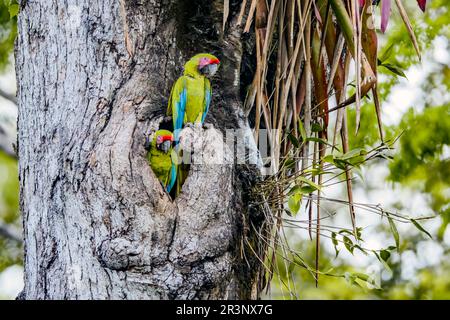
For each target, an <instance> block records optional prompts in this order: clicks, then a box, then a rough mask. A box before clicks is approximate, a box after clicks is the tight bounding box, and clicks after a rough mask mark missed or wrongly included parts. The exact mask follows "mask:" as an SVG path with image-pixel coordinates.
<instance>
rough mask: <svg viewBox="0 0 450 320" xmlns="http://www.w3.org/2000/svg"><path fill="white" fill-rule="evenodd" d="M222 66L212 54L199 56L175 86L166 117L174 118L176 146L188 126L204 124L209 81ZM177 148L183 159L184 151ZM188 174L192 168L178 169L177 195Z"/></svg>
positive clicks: (196, 56) (209, 86)
mask: <svg viewBox="0 0 450 320" xmlns="http://www.w3.org/2000/svg"><path fill="white" fill-rule="evenodd" d="M219 64H220V61H219V59H217V57H215V56H213V55H212V54H208V53H200V54H197V55H195V56H194V57H192V58H191V59H190V60H189V61H188V62H186V64H185V65H184V73H183V75H182V76H181V77H180V78H178V80H177V81H176V82H175V84H174V85H173V87H172V91H171V93H170V98H169V105H168V108H167V115H168V116H172V120H173V130H174V142H175V146H177V144H178V142H179V134H180V131H181V129H182V128H183V126H184V125H185V124H186V123H192V124H203V123H204V121H205V118H206V115H207V113H208V110H209V105H210V103H211V95H212V92H211V83H210V81H209V79H208V77H212V76H214V74H215V73H216V72H217V69H218V67H219ZM175 148H176V150H177V153H178V156H179V157H180V158H181V157H182V150H178V148H177V147H175ZM188 172H189V165H186V164H181V165H180V166H178V173H177V174H178V179H177V194H178V193H179V192H180V191H181V186H182V184H183V183H184V180H186V178H187V175H188Z"/></svg>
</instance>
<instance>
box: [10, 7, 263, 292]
mask: <svg viewBox="0 0 450 320" xmlns="http://www.w3.org/2000/svg"><path fill="white" fill-rule="evenodd" d="M66 3H67V4H66ZM222 3H223V1H221V0H216V1H200V0H196V1H189V0H180V1H174V0H172V1H168V0H167V1H164V0H159V1H158V0H149V1H137V0H119V1H117V0H104V1H98V2H96V1H87V0H77V1H76V0H73V1H72V0H69V1H66V2H64V4H63V3H62V2H60V1H56V0H53V1H48V0H45V1H44V0H37V1H25V0H22V3H21V12H20V14H19V18H18V30H19V35H18V40H17V46H16V68H17V70H16V71H17V79H18V102H19V121H18V126H19V147H18V149H19V150H18V152H19V176H20V199H21V212H22V215H23V224H24V240H25V288H24V291H23V294H22V297H23V298H26V299H223V298H224V299H240V298H246V299H248V298H257V297H258V295H259V287H258V285H260V284H261V282H260V281H259V278H260V276H261V266H260V264H259V262H258V259H255V258H254V256H253V257H252V256H251V253H250V252H251V251H249V250H248V248H247V247H246V246H245V244H244V243H245V242H246V239H245V238H247V240H248V239H249V241H252V243H254V242H255V241H256V240H255V239H256V238H255V233H254V232H252V230H253V229H254V228H253V227H250V224H251V223H252V224H253V225H254V226H255V228H256V229H257V230H258V229H259V228H260V226H261V224H262V221H263V219H262V218H261V216H262V215H261V214H260V213H259V211H258V210H256V209H255V210H253V211H252V210H250V209H249V208H250V207H249V205H248V203H247V202H248V201H251V199H252V197H253V195H252V194H251V192H250V188H251V186H252V183H254V181H256V180H255V179H257V178H258V177H257V176H258V174H257V173H256V172H257V171H256V170H255V169H254V168H252V166H238V165H236V164H235V163H234V162H225V163H222V164H203V165H196V164H194V165H192V168H191V170H190V175H189V177H188V179H187V180H186V182H185V184H184V186H183V190H182V193H181V194H180V196H179V197H177V198H176V199H175V200H174V201H172V200H171V199H170V197H169V196H168V195H167V194H166V193H165V192H164V191H163V189H162V187H161V185H160V183H159V181H158V180H157V179H156V177H155V175H154V174H153V172H152V171H151V169H150V167H149V165H148V164H147V162H146V160H145V150H144V147H143V145H144V137H145V134H146V133H147V132H148V130H149V129H151V128H154V127H155V126H157V124H158V122H159V121H160V119H161V118H162V115H163V114H164V112H165V110H166V106H167V98H168V96H169V93H170V87H171V85H172V83H173V82H174V80H176V78H177V77H178V76H179V75H181V73H182V66H183V63H184V61H186V60H187V59H188V58H189V57H190V56H191V55H193V54H195V53H198V52H212V53H215V54H217V55H218V56H219V58H220V60H221V68H220V69H219V76H218V78H217V79H214V80H213V91H214V96H213V100H212V105H211V108H210V110H211V111H210V113H209V115H208V117H207V119H206V122H210V123H213V124H214V126H215V127H216V128H218V129H220V130H221V131H222V132H224V130H225V129H229V128H231V129H244V131H243V132H244V133H248V132H249V128H248V124H247V120H246V119H245V117H244V116H243V113H242V101H241V93H240V86H241V85H240V69H241V59H242V55H243V49H242V41H241V28H240V27H237V26H236V19H237V15H238V12H239V9H240V8H239V7H240V1H230V3H231V4H230V15H229V18H228V23H227V27H226V29H225V31H224V32H223V31H222V7H221V6H222V5H223V4H222ZM201 134H202V137H203V140H201V141H202V142H203V143H202V148H203V149H204V150H203V151H204V152H205V153H206V154H214V153H215V149H213V145H214V143H212V141H216V139H217V137H218V136H217V132H215V131H214V130H205V131H204V132H202V133H201ZM229 151H233V150H228V151H226V152H229ZM256 242H257V241H256ZM258 248H259V246H258V245H255V248H254V249H252V250H255V249H256V250H259V249H258ZM241 252H244V253H243V254H242V253H241Z"/></svg>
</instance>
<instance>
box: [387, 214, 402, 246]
mask: <svg viewBox="0 0 450 320" xmlns="http://www.w3.org/2000/svg"><path fill="white" fill-rule="evenodd" d="M386 216H387V218H388V221H389V226H390V227H391V232H392V235H393V236H394V240H395V245H396V246H397V249H398V250H399V248H400V236H399V234H398V230H397V227H396V226H395V222H394V220H393V219H392V218H391V216H390V215H389V214H388V213H386Z"/></svg>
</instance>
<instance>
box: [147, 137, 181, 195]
mask: <svg viewBox="0 0 450 320" xmlns="http://www.w3.org/2000/svg"><path fill="white" fill-rule="evenodd" d="M172 142H173V134H172V132H170V131H168V130H158V131H156V133H155V135H154V137H153V140H152V141H151V144H150V151H149V152H148V153H147V160H148V162H149V163H150V166H151V168H152V170H153V172H154V173H155V174H156V176H157V177H158V179H159V181H161V183H162V185H163V187H164V189H165V190H166V191H167V192H168V193H170V191H171V190H172V188H173V186H174V185H175V181H176V179H177V161H176V153H175V151H174V150H173V148H172Z"/></svg>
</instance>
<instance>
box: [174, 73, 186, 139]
mask: <svg viewBox="0 0 450 320" xmlns="http://www.w3.org/2000/svg"><path fill="white" fill-rule="evenodd" d="M186 103H187V90H186V83H185V81H183V90H182V91H181V92H180V94H179V96H178V101H177V102H176V103H175V108H176V109H177V112H176V118H175V119H174V120H175V121H174V128H173V129H174V140H175V144H177V143H178V139H179V134H180V131H181V129H182V128H183V121H184V115H185V112H186ZM174 116H175V113H174Z"/></svg>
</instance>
